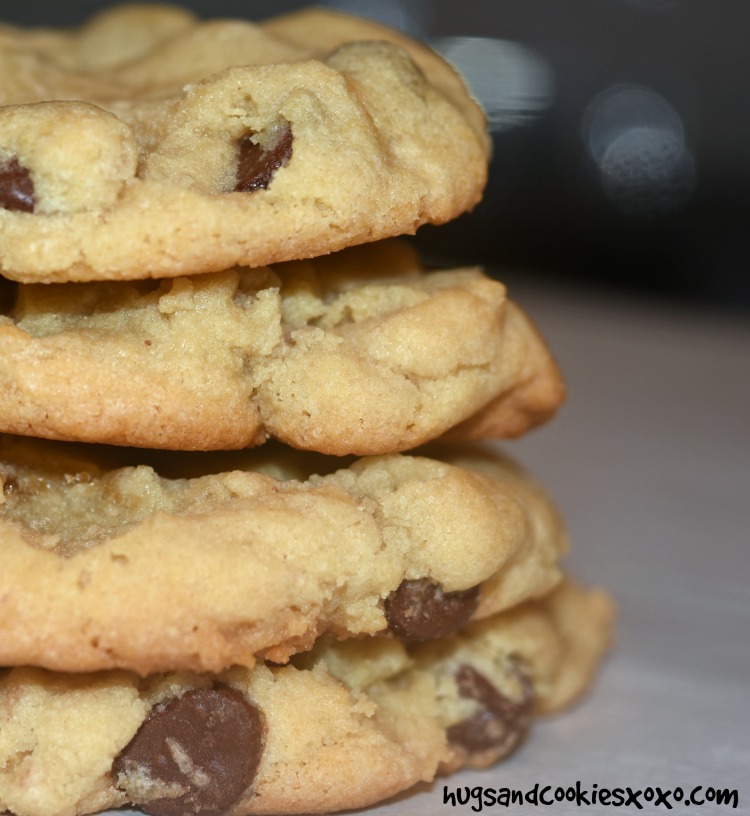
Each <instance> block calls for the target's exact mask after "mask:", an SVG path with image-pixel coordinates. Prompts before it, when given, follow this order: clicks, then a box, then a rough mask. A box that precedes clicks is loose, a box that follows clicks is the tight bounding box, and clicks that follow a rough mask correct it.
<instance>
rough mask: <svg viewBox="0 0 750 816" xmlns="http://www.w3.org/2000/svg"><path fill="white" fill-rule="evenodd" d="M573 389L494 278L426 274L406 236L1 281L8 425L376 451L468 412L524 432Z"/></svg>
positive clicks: (143, 441)
mask: <svg viewBox="0 0 750 816" xmlns="http://www.w3.org/2000/svg"><path fill="white" fill-rule="evenodd" d="M563 394H564V388H563V384H562V380H561V377H560V374H559V371H558V369H557V366H556V365H555V363H554V361H553V360H552V358H551V356H550V353H549V351H548V350H547V347H546V346H545V344H544V342H543V341H542V339H541V338H540V337H539V335H538V333H537V331H536V330H535V328H534V326H533V324H532V323H531V322H530V321H529V319H528V318H527V317H526V316H525V315H524V314H523V312H522V311H521V310H520V309H519V308H518V307H517V306H516V305H515V304H514V303H512V302H511V301H510V300H508V298H507V297H506V292H505V288H504V287H503V286H502V285H501V284H500V283H497V282H495V281H492V280H490V279H489V278H487V277H485V276H484V275H483V274H482V273H481V271H480V270H478V269H462V270H450V271H441V272H435V271H434V272H430V273H425V272H424V270H423V269H422V268H421V265H420V263H419V260H418V258H417V256H416V255H415V253H414V252H413V251H412V250H411V249H410V248H409V247H408V246H407V245H406V244H404V243H401V242H394V241H391V242H379V243H376V244H371V245H369V246H367V247H357V248H354V249H350V250H346V251H344V252H340V253H336V254H334V255H330V256H327V257H326V258H322V259H317V260H313V261H298V262H291V263H286V264H279V265H276V266H274V267H264V268H261V269H253V270H250V269H244V268H237V269H232V270H229V271H225V272H220V273H214V274H209V275H200V276H194V277H190V278H176V279H168V280H165V281H162V282H153V281H139V282H113V283H102V282H98V283H87V284H71V283H69V284H59V285H31V284H10V283H8V282H6V288H5V297H4V298H3V299H0V431H6V432H12V433H19V434H28V435H33V436H41V437H47V438H53V439H67V440H77V441H87V442H105V443H112V444H118V445H139V446H145V447H164V448H176V449H228V448H242V447H246V446H249V445H254V444H257V443H259V442H262V441H264V440H265V439H266V437H268V436H269V435H270V436H274V437H276V438H278V439H281V440H283V441H284V442H286V443H288V444H290V445H292V446H294V447H297V448H303V449H312V450H317V451H320V452H324V453H331V454H337V455H341V454H349V453H354V454H358V455H367V454H380V453H391V452H394V451H401V450H405V449H408V448H413V447H415V446H417V445H420V444H422V443H424V442H426V441H428V440H430V439H433V438H435V437H437V436H439V435H441V434H443V433H445V432H446V431H448V430H449V429H451V428H453V427H454V426H456V425H460V424H461V423H463V422H464V421H466V420H470V423H471V424H470V423H467V425H466V426H463V427H461V428H458V429H457V430H456V432H455V434H456V435H457V436H459V437H462V438H466V437H471V438H477V437H488V436H516V435H518V434H520V433H522V432H523V431H525V430H526V429H527V428H529V427H531V426H533V425H536V424H538V423H540V422H542V421H544V420H546V419H548V418H549V417H550V416H551V415H552V414H553V413H554V411H555V409H556V408H557V406H558V405H559V404H560V402H561V400H562V398H563ZM475 415H476V416H475ZM477 431H479V432H477Z"/></svg>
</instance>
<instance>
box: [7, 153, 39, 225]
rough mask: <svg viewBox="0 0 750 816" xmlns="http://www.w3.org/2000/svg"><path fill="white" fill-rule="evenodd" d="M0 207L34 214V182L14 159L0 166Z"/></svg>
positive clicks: (29, 174) (28, 173)
mask: <svg viewBox="0 0 750 816" xmlns="http://www.w3.org/2000/svg"><path fill="white" fill-rule="evenodd" d="M0 207H4V208H5V209H6V210H20V211H21V212H28V213H30V212H34V182H33V181H32V180H31V173H30V172H29V171H28V169H27V168H26V167H24V166H23V165H21V164H19V163H18V159H16V158H13V159H9V160H7V161H4V162H3V163H2V164H0Z"/></svg>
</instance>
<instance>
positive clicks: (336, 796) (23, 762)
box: [0, 583, 612, 816]
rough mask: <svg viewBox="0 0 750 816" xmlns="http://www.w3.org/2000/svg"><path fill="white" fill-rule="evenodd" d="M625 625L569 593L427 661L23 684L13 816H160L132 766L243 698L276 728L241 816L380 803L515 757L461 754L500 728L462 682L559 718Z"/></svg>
mask: <svg viewBox="0 0 750 816" xmlns="http://www.w3.org/2000/svg"><path fill="white" fill-rule="evenodd" d="M611 614H612V610H611V604H610V602H609V599H608V598H607V597H606V595H604V594H603V593H601V592H598V591H591V592H588V591H583V590H580V589H578V588H576V587H574V586H573V585H571V584H570V583H565V584H563V585H561V586H560V587H559V588H558V589H557V590H555V591H554V592H553V593H552V594H551V595H549V596H548V597H546V598H545V599H543V600H541V601H535V602H529V603H526V604H523V605H521V606H519V607H517V608H515V609H513V610H510V611H508V612H505V613H502V614H500V615H497V616H494V617H492V618H489V619H487V620H486V621H482V622H479V623H476V624H472V625H470V626H469V627H468V628H467V629H466V630H465V631H464V632H462V633H461V635H457V636H453V637H451V638H446V639H443V640H439V641H435V642H433V643H431V644H428V645H422V646H417V647H414V646H412V647H406V646H405V645H404V644H403V643H402V642H400V641H398V640H386V639H377V638H368V639H366V640H363V641H348V642H346V643H343V644H333V643H331V642H323V643H320V644H318V645H317V646H316V648H315V650H314V651H313V652H312V653H309V654H306V655H300V656H299V658H300V659H299V660H298V661H294V662H292V663H291V664H289V665H287V666H283V667H282V666H273V665H257V666H256V667H255V668H254V669H238V668H235V669H232V670H230V671H228V672H226V673H224V674H222V675H219V676H207V675H195V674H191V673H187V672H185V673H170V674H167V675H152V676H149V677H147V678H143V679H139V678H138V677H137V676H136V675H133V674H129V673H125V672H103V673H99V674H89V675H85V674H84V675H63V674H56V673H53V672H47V671H44V670H41V669H33V668H17V669H13V670H11V671H9V672H8V673H6V674H5V676H4V677H2V678H0V768H2V769H3V772H2V773H0V808H2V809H3V810H5V809H7V810H9V811H10V812H11V813H13V814H16V816H75V815H76V814H83V813H88V812H92V811H95V810H101V809H106V808H114V807H120V806H123V805H125V804H127V803H128V802H129V801H132V800H135V801H136V802H137V803H138V805H139V806H140V807H142V808H143V809H144V810H146V811H147V812H148V811H149V804H148V800H149V799H152V800H153V799H158V798H159V797H160V796H161V797H163V796H164V795H165V791H164V790H160V788H159V781H158V779H155V778H154V776H153V768H148V767H146V768H137V767H135V768H133V767H130V769H129V771H128V772H125V771H123V766H124V767H125V768H126V769H127V768H128V767H129V766H128V763H127V762H124V763H123V762H118V757H119V756H120V754H121V753H122V752H123V751H124V749H126V748H127V746H129V744H130V743H131V741H132V740H133V738H134V736H135V735H136V733H137V732H138V729H139V727H140V725H141V724H142V723H143V722H144V721H145V720H146V719H147V718H148V717H149V714H150V713H153V712H156V713H157V715H158V711H159V709H160V708H163V707H164V706H165V705H166V704H168V702H169V701H170V700H173V699H175V698H182V697H183V696H184V695H186V694H188V693H190V692H193V691H194V690H196V689H198V690H201V689H207V688H211V687H216V686H217V685H218V686H221V687H225V688H229V689H232V690H234V691H233V692H232V693H238V694H239V695H242V697H243V698H244V699H245V700H247V702H248V703H249V704H251V705H252V706H253V707H254V708H255V709H256V710H258V711H259V712H260V715H261V717H262V721H263V734H262V753H261V756H260V761H259V764H258V767H257V773H256V775H255V778H254V780H253V781H252V782H251V783H250V784H249V786H248V787H247V789H246V790H245V791H244V792H243V793H242V794H241V795H240V797H239V799H238V801H236V802H235V803H234V804H233V805H232V806H230V807H228V808H226V810H227V811H228V812H229V813H231V814H233V815H234V816H240V815H241V814H251V813H254V814H276V813H300V814H301V813H326V812H331V811H335V810H342V809H346V808H354V807H360V806H364V805H367V804H372V803H374V802H377V801H380V800H382V799H384V798H386V797H389V796H392V795H393V794H395V793H397V792H399V791H402V790H406V789H408V788H410V787H411V786H412V785H414V784H416V783H417V782H420V781H427V780H430V779H432V778H433V777H434V776H435V774H436V773H438V772H441V771H442V772H447V771H452V770H456V769H457V768H458V767H461V766H462V765H474V766H483V765H486V764H488V763H490V762H492V761H495V760H497V759H498V758H500V757H501V756H502V755H503V749H502V748H498V749H497V750H494V751H493V750H489V751H486V752H483V753H480V754H475V753H472V752H471V751H469V752H467V751H466V750H465V748H464V747H463V746H462V745H461V744H457V743H456V742H455V740H456V739H457V737H456V734H460V733H461V731H460V727H461V724H462V723H466V722H467V721H471V718H472V717H474V716H475V715H476V714H477V710H480V713H485V714H487V712H486V711H485V710H484V709H483V708H482V707H483V705H484V702H483V701H479V700H476V699H472V698H470V697H467V696H466V695H465V693H464V694H462V693H461V689H460V685H459V682H458V678H460V677H461V673H462V672H463V673H464V674H465V673H466V672H467V671H468V672H470V673H471V674H472V675H474V676H476V675H477V674H478V675H480V676H481V677H482V678H484V680H485V681H486V682H487V683H489V684H490V686H491V687H492V688H493V689H494V690H495V691H494V694H495V695H500V696H501V699H503V700H504V703H503V707H504V708H505V709H511V710H512V708H513V706H514V705H515V706H516V707H518V706H522V705H524V701H523V699H522V698H523V697H524V694H525V693H526V691H525V690H530V689H533V692H532V693H533V698H534V700H535V709H536V711H537V713H543V712H548V711H553V710H557V709H558V708H560V707H562V706H565V705H567V704H568V703H569V702H571V700H573V699H574V698H575V697H577V696H578V695H579V694H580V693H581V692H582V691H583V690H584V689H585V688H586V687H587V686H588V684H589V682H590V680H591V678H592V675H593V672H594V671H595V669H596V666H597V664H598V662H599V661H600V659H601V657H602V654H603V653H604V651H605V649H606V646H607V642H608V639H609V626H610V619H611ZM489 716H492V712H489ZM506 719H507V718H506ZM511 719H512V718H511ZM456 726H459V729H458V730H456ZM521 736H522V734H520V735H519V737H521ZM200 738H201V737H200V735H197V736H196V739H200ZM458 739H459V741H461V739H462V738H458ZM464 741H465V740H464ZM168 745H169V750H170V751H171V753H172V755H173V757H176V760H177V761H178V763H181V765H180V768H181V771H182V773H183V774H184V776H183V779H184V780H186V784H189V782H190V778H193V779H197V781H198V782H200V781H201V779H200V774H201V773H202V768H200V767H196V766H195V765H194V764H191V762H190V756H191V752H192V746H191V745H190V744H185V743H184V742H183V743H180V744H179V745H174V744H169V743H168ZM126 755H127V754H126ZM311 757H314V759H315V761H314V762H311V761H310V758H311ZM113 768H116V769H117V770H116V771H115V772H113ZM144 776H145V777H146V778H145V782H146V783H147V784H144ZM166 793H167V795H170V794H171V795H172V796H174V795H175V794H176V793H177V794H179V788H178V789H177V790H175V788H174V787H172V788H171V790H168V791H166Z"/></svg>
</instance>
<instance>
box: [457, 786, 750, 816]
mask: <svg viewBox="0 0 750 816" xmlns="http://www.w3.org/2000/svg"><path fill="white" fill-rule="evenodd" d="M562 802H570V803H573V804H575V805H577V806H578V807H588V806H591V805H604V806H605V807H627V808H635V809H637V810H643V809H644V808H648V809H649V810H651V809H653V808H655V807H663V808H666V809H667V810H672V809H673V808H674V807H679V806H680V805H682V806H685V805H697V806H699V807H700V806H701V805H707V804H714V805H724V806H725V807H727V808H737V807H738V804H739V794H738V792H737V791H736V790H730V789H728V788H714V787H710V786H705V787H704V786H703V785H695V786H694V787H692V788H690V789H689V790H688V789H686V788H682V787H679V786H678V787H674V788H660V787H657V786H654V787H647V788H633V787H629V786H626V787H613V788H608V787H604V786H600V785H599V784H598V783H596V782H595V783H594V784H593V785H590V786H584V785H583V784H582V783H581V782H580V781H576V783H575V784H574V785H568V786H565V785H542V784H541V783H539V782H537V783H536V785H534V786H533V787H531V788H528V789H527V790H520V789H514V788H491V787H483V786H481V785H477V786H475V787H471V788H470V787H469V786H468V785H464V786H462V787H457V788H454V789H453V790H451V789H450V788H449V787H448V786H447V785H444V786H443V804H444V805H451V806H453V807H459V806H469V807H471V810H473V811H475V812H477V813H478V812H479V811H481V810H483V809H484V808H491V807H510V806H518V805H531V806H533V807H542V806H550V805H556V804H560V803H562Z"/></svg>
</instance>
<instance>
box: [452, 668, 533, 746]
mask: <svg viewBox="0 0 750 816" xmlns="http://www.w3.org/2000/svg"><path fill="white" fill-rule="evenodd" d="M516 673H517V677H518V679H519V682H520V683H521V692H522V693H521V699H520V700H511V699H510V698H509V697H506V696H505V695H504V694H502V692H500V691H498V690H497V689H496V688H495V687H494V686H493V685H492V683H490V682H489V680H487V678H486V677H485V676H484V675H482V674H480V673H479V672H478V671H477V670H476V669H475V668H473V667H472V666H468V665H466V664H464V665H462V666H460V667H459V669H458V671H457V672H456V684H457V685H458V693H459V694H460V695H461V696H462V697H465V698H468V699H470V700H476V701H477V702H478V703H479V705H480V707H479V709H478V710H477V711H476V712H475V713H474V714H472V715H471V716H470V717H468V718H467V719H465V720H462V721H461V722H460V723H456V725H452V726H451V727H450V728H448V731H447V734H448V741H449V742H450V743H452V744H453V745H456V746H459V747H461V748H463V749H465V750H466V751H468V752H469V753H470V754H481V753H483V752H485V751H490V750H491V751H493V753H494V754H495V757H494V758H495V759H501V758H502V757H506V756H508V754H510V753H511V752H512V751H513V750H514V749H515V748H516V747H517V746H518V745H520V743H521V741H522V740H523V738H524V736H525V735H526V732H527V731H528V730H529V724H530V722H531V707H532V703H533V698H534V690H533V687H532V685H531V681H530V680H529V678H528V676H527V675H526V674H525V672H523V671H521V669H518V668H517V669H516Z"/></svg>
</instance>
